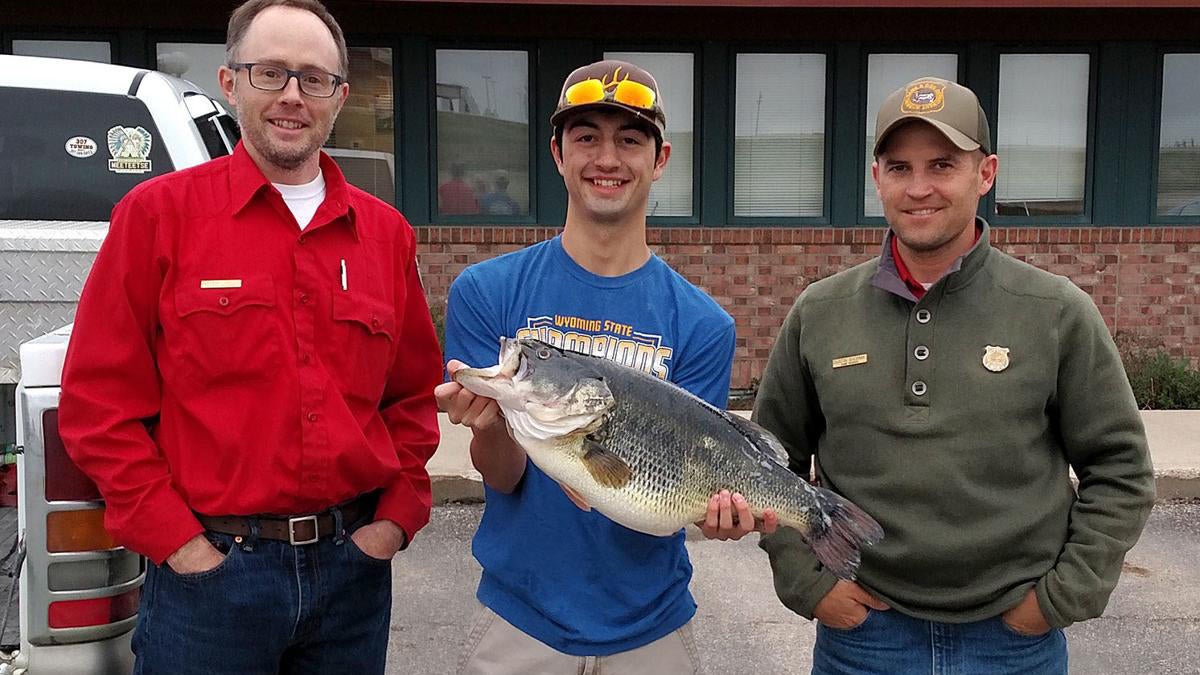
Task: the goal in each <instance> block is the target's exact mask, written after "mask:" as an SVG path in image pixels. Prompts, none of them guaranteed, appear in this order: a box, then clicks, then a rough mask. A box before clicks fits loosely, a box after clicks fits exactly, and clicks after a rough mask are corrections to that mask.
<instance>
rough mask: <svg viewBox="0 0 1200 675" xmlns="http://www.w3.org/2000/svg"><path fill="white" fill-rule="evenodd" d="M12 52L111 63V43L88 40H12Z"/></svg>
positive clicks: (21, 54)
mask: <svg viewBox="0 0 1200 675" xmlns="http://www.w3.org/2000/svg"><path fill="white" fill-rule="evenodd" d="M12 53H13V54H17V55H19V56H49V57H51V58H56V59H78V60H80V61H96V62H99V63H112V45H111V44H109V43H107V42H99V41H90V40H13V41H12Z"/></svg>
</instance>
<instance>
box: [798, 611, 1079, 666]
mask: <svg viewBox="0 0 1200 675" xmlns="http://www.w3.org/2000/svg"><path fill="white" fill-rule="evenodd" d="M812 672H813V674H814V675H869V674H871V675H873V674H875V673H878V674H879V675H885V674H886V675H917V674H920V675H985V674H986V675H1005V674H1011V675H1066V672H1067V638H1066V636H1065V635H1064V634H1063V632H1062V630H1061V629H1058V628H1052V629H1050V632H1049V633H1046V634H1045V635H1037V636H1032V637H1030V636H1026V635H1021V634H1019V633H1017V632H1016V631H1014V630H1012V629H1011V628H1009V627H1008V626H1007V625H1005V624H1004V622H1003V621H1001V620H1000V617H999V616H995V617H992V618H990V619H984V620H983V621H975V622H973V623H958V624H955V623H938V622H936V621H925V620H922V619H914V618H912V617H910V616H905V615H904V614H901V613H900V612H898V611H896V610H894V609H891V610H887V611H882V612H880V611H875V610H869V613H868V614H867V618H866V620H865V621H863V622H862V624H861V625H859V626H858V627H856V628H850V629H847V630H839V629H837V628H829V627H826V626H822V625H821V624H819V623H818V624H817V644H816V646H815V647H814V648H813V669H812Z"/></svg>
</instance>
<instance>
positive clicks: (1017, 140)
mask: <svg viewBox="0 0 1200 675" xmlns="http://www.w3.org/2000/svg"><path fill="white" fill-rule="evenodd" d="M1090 72H1091V66H1090V57H1089V56H1088V55H1087V54H1001V55H1000V99H999V100H1000V108H999V114H998V115H997V116H996V137H997V143H996V145H997V154H999V155H1000V174H999V176H997V178H996V214H997V215H1002V216H1064V215H1082V214H1083V213H1084V203H1083V195H1084V182H1085V180H1086V177H1087V142H1088V141H1087V138H1088V86H1089V79H1090Z"/></svg>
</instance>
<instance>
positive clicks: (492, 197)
mask: <svg viewBox="0 0 1200 675" xmlns="http://www.w3.org/2000/svg"><path fill="white" fill-rule="evenodd" d="M493 185H495V188H496V189H495V190H493V191H492V192H488V193H487V194H485V195H484V196H482V197H480V198H479V210H480V211H481V212H483V213H486V214H488V215H489V216H519V215H521V205H520V204H518V203H517V200H515V199H513V198H512V195H510V194H508V172H507V171H503V170H501V171H499V172H497V174H496V180H495V182H494V183H493Z"/></svg>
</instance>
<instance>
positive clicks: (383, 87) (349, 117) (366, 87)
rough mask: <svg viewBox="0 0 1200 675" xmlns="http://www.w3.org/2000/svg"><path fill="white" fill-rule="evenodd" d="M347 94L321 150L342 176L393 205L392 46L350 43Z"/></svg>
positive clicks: (394, 108)
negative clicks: (355, 44) (348, 92)
mask: <svg viewBox="0 0 1200 675" xmlns="http://www.w3.org/2000/svg"><path fill="white" fill-rule="evenodd" d="M349 52H350V54H349V56H350V72H349V79H350V96H349V98H347V99H346V104H345V105H344V106H343V107H342V112H341V113H340V114H339V115H338V118H337V124H335V125H334V127H333V133H332V134H330V135H329V141H328V142H327V143H326V144H325V152H326V153H328V154H329V156H330V157H332V158H333V159H334V160H335V161H336V162H337V163H338V166H339V167H341V169H342V173H344V174H345V175H346V180H347V181H348V182H349V183H350V184H352V185H354V186H356V187H359V188H361V189H363V190H366V191H367V192H370V193H371V194H373V195H375V196H376V197H379V198H380V199H382V200H383V201H385V202H387V203H389V204H395V203H396V162H395V152H396V129H395V127H396V123H395V114H396V105H395V100H394V96H393V93H392V92H393V85H392V50H391V49H387V48H384V47H350V49H349Z"/></svg>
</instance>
